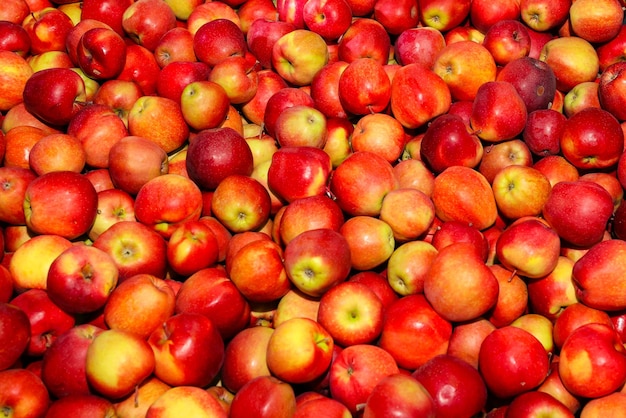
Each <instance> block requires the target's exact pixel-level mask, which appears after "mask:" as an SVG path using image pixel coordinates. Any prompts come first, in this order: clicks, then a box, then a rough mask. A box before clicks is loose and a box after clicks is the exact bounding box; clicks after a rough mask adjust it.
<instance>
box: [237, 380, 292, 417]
mask: <svg viewBox="0 0 626 418" xmlns="http://www.w3.org/2000/svg"><path fill="white" fill-rule="evenodd" d="M295 411H296V394H295V392H294V389H293V387H292V385H290V384H289V383H288V382H285V381H283V380H281V379H278V378H276V377H274V376H258V377H256V378H254V379H252V380H250V381H249V382H248V383H246V384H245V385H244V386H243V387H242V388H241V389H240V390H239V391H238V392H237V393H236V394H235V397H234V398H233V400H232V402H231V405H230V414H229V415H228V416H229V417H230V418H247V417H249V416H250V415H251V414H253V415H254V416H257V417H259V418H270V417H272V418H289V417H293V416H294V414H295Z"/></svg>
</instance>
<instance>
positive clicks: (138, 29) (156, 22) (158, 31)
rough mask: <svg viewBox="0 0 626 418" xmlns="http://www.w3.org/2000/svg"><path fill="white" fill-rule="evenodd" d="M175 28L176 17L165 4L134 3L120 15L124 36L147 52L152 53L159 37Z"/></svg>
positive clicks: (145, 1)
mask: <svg viewBox="0 0 626 418" xmlns="http://www.w3.org/2000/svg"><path fill="white" fill-rule="evenodd" d="M175 26H176V16H175V15H174V11H173V10H172V8H171V7H170V6H169V5H168V4H167V3H166V2H160V1H154V0H141V1H136V2H134V3H132V4H131V5H129V6H128V7H127V8H126V10H124V13H123V15H122V28H123V29H124V32H125V33H126V35H127V36H129V37H130V38H131V39H132V40H133V41H134V42H135V43H136V44H138V45H141V46H143V47H145V48H146V49H148V50H149V51H154V49H155V48H156V46H157V45H158V43H159V40H160V39H161V36H163V35H164V34H165V33H166V32H167V31H168V30H170V29H172V28H174V27H175Z"/></svg>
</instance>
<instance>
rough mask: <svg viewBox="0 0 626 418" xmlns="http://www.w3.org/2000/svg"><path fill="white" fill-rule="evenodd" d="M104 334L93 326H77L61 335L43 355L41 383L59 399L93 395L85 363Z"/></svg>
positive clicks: (100, 329)
mask: <svg viewBox="0 0 626 418" xmlns="http://www.w3.org/2000/svg"><path fill="white" fill-rule="evenodd" d="M102 331H103V329H102V328H100V327H98V326H95V325H92V324H79V325H76V326H74V327H72V328H70V329H68V330H66V331H65V332H63V333H62V334H60V335H59V336H58V337H57V338H56V339H55V340H54V342H53V343H52V344H50V347H48V349H47V350H46V352H45V353H44V355H43V362H42V364H41V379H42V381H43V382H44V384H45V385H46V387H47V388H48V391H49V392H50V394H51V395H53V396H55V397H57V398H64V397H67V396H79V395H90V394H92V389H91V388H90V387H89V384H88V382H87V374H86V372H85V359H86V356H87V349H88V348H89V346H90V345H91V343H92V341H93V340H94V338H95V337H96V336H97V335H98V334H99V333H101V332H102Z"/></svg>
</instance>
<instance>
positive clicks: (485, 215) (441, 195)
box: [431, 166, 498, 230]
mask: <svg viewBox="0 0 626 418" xmlns="http://www.w3.org/2000/svg"><path fill="white" fill-rule="evenodd" d="M431 198H432V200H433V203H434V204H435V213H436V215H437V217H438V218H440V219H441V220H442V221H452V220H456V221H463V222H467V223H470V224H471V225H472V226H474V227H475V228H477V229H479V230H483V229H486V228H488V227H490V226H491V225H493V224H494V223H495V221H496V218H497V215H498V213H497V205H496V201H495V198H494V196H493V192H492V190H491V186H490V184H489V182H488V181H487V180H486V179H485V176H483V175H482V174H481V173H479V172H478V171H475V170H473V169H471V168H469V167H463V166H453V167H448V168H447V169H445V170H444V171H443V172H441V173H440V174H439V175H438V176H437V177H435V184H434V189H433V194H432V196H431Z"/></svg>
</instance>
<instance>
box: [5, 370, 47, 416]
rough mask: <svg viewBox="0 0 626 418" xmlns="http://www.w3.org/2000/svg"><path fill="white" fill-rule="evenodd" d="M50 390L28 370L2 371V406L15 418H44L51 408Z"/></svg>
mask: <svg viewBox="0 0 626 418" xmlns="http://www.w3.org/2000/svg"><path fill="white" fill-rule="evenodd" d="M50 403H51V399H50V395H49V394H48V389H47V388H46V386H45V385H44V383H43V382H42V381H41V378H40V377H39V376H38V375H37V374H35V372H33V371H30V370H27V369H8V370H2V371H0V406H1V407H2V409H3V410H6V411H9V412H8V413H10V414H11V415H12V416H15V417H43V416H45V415H46V411H47V410H48V408H49V407H50Z"/></svg>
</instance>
